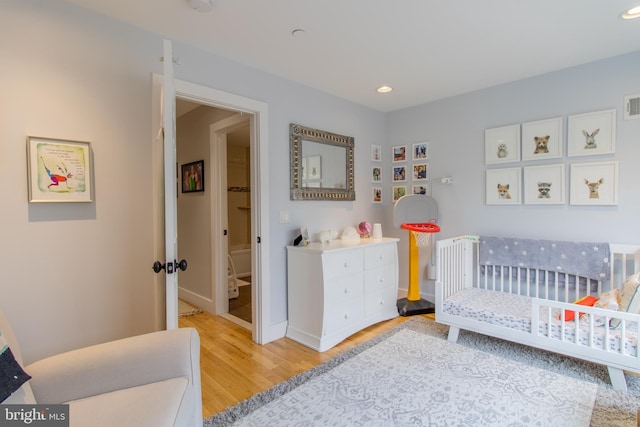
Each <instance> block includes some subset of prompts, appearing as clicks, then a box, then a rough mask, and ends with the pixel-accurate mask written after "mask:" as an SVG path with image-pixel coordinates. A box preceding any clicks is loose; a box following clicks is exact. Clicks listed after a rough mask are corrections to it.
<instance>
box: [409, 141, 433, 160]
mask: <svg viewBox="0 0 640 427" xmlns="http://www.w3.org/2000/svg"><path fill="white" fill-rule="evenodd" d="M428 149H429V143H427V142H418V143H415V144H413V151H412V153H413V160H427V159H428V158H429V151H428Z"/></svg>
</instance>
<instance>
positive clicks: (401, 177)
mask: <svg viewBox="0 0 640 427" xmlns="http://www.w3.org/2000/svg"><path fill="white" fill-rule="evenodd" d="M391 176H392V177H393V178H392V180H393V182H404V181H406V180H407V168H406V167H405V166H394V167H393V171H392V174H391Z"/></svg>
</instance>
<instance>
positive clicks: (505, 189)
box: [486, 167, 522, 205]
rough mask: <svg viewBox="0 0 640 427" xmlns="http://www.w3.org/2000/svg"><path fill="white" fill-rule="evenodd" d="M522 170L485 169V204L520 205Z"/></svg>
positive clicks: (518, 168)
mask: <svg viewBox="0 0 640 427" xmlns="http://www.w3.org/2000/svg"><path fill="white" fill-rule="evenodd" d="M521 169H522V168H520V167H517V168H500V169H487V171H486V204H487V205H519V204H521V194H520V193H521V189H522V171H521Z"/></svg>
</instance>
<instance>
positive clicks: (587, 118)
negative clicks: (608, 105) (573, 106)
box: [567, 109, 616, 157]
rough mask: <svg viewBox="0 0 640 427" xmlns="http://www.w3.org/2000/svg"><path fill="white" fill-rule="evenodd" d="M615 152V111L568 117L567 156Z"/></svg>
mask: <svg viewBox="0 0 640 427" xmlns="http://www.w3.org/2000/svg"><path fill="white" fill-rule="evenodd" d="M615 151H616V110H615V109H613V110H603V111H596V112H593V113H584V114H575V115H572V116H569V122H568V134H567V155H568V156H569V157H573V156H593V155H598V154H611V153H615Z"/></svg>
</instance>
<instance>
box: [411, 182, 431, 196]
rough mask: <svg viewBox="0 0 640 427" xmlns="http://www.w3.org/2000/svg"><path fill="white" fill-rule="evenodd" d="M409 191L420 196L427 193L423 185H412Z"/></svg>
mask: <svg viewBox="0 0 640 427" xmlns="http://www.w3.org/2000/svg"><path fill="white" fill-rule="evenodd" d="M411 190H412V191H411V192H412V193H413V194H420V195H422V196H426V195H427V193H428V190H427V186H426V185H424V184H419V185H414V186H412V188H411Z"/></svg>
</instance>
